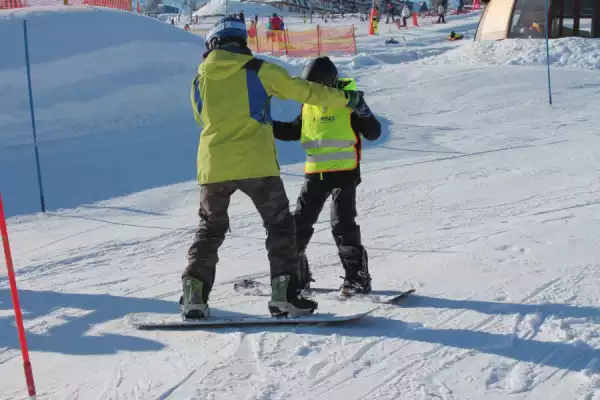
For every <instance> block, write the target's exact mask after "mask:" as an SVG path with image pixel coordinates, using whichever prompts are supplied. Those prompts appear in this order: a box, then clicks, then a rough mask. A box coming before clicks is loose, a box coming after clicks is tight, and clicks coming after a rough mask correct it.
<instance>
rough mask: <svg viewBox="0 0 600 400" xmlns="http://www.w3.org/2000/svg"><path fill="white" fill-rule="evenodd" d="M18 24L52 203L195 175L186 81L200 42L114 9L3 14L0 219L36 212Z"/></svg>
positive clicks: (101, 196) (74, 202)
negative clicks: (2, 211)
mask: <svg viewBox="0 0 600 400" xmlns="http://www.w3.org/2000/svg"><path fill="white" fill-rule="evenodd" d="M24 19H27V25H28V31H29V48H30V56H31V63H32V83H33V95H34V101H35V106H36V108H35V111H36V119H37V134H38V142H39V148H40V158H41V165H42V175H43V181H44V185H45V190H46V200H47V203H48V206H49V208H50V209H56V208H63V207H71V206H76V205H79V204H83V203H87V202H92V201H95V200H99V199H104V198H109V197H115V196H120V195H123V194H126V193H132V192H136V191H140V190H144V189H147V188H150V187H156V186H160V185H164V184H170V183H173V182H179V181H183V180H188V179H193V178H194V176H195V168H194V160H195V152H196V147H197V143H198V128H197V126H196V124H195V121H194V120H193V118H192V117H191V114H190V113H191V111H190V105H189V85H190V82H191V80H192V78H193V76H194V73H195V71H196V69H197V66H198V63H199V61H200V59H201V55H202V52H203V51H204V44H203V41H202V39H201V38H199V37H197V36H195V35H192V34H190V33H188V32H185V31H183V30H182V29H179V28H176V27H173V26H171V25H168V24H165V23H162V22H160V21H157V20H155V19H153V18H149V17H143V16H138V15H136V14H133V13H128V12H122V11H117V10H109V9H100V8H91V7H59V8H56V7H54V8H48V9H43V8H42V9H29V10H16V11H3V12H0V37H3V38H7V37H8V38H11V41H4V43H5V46H3V48H2V51H1V52H2V56H1V57H0V94H1V95H0V190H2V192H3V195H4V197H5V200H6V207H7V212H8V215H15V214H22V213H30V212H34V211H39V205H38V200H37V198H38V194H37V193H38V188H37V178H36V172H35V161H34V153H33V146H32V142H33V139H32V131H31V124H30V115H29V101H28V95H27V78H26V70H25V66H24V60H25V56H24V45H23V39H22V38H23V27H22V21H23V20H24ZM7 44H8V46H6V45H7Z"/></svg>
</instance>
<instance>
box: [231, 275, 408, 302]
mask: <svg viewBox="0 0 600 400" xmlns="http://www.w3.org/2000/svg"><path fill="white" fill-rule="evenodd" d="M233 290H235V291H236V292H238V293H241V294H243V295H245V296H271V285H269V284H266V283H262V282H259V281H254V280H251V279H244V280H241V281H239V282H236V283H234V284H233ZM414 292H415V289H414V288H411V289H409V290H406V291H396V290H373V291H372V292H371V293H369V294H354V295H351V296H345V295H342V294H340V292H339V289H332V288H310V289H309V290H307V291H304V293H303V294H304V295H305V296H306V297H323V296H324V297H325V299H330V300H341V301H366V302H371V303H379V304H395V303H397V302H398V301H400V300H402V299H404V298H406V297H408V296H409V295H410V294H411V293H414Z"/></svg>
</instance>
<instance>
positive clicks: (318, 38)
mask: <svg viewBox="0 0 600 400" xmlns="http://www.w3.org/2000/svg"><path fill="white" fill-rule="evenodd" d="M317 57H321V28H320V27H319V25H317Z"/></svg>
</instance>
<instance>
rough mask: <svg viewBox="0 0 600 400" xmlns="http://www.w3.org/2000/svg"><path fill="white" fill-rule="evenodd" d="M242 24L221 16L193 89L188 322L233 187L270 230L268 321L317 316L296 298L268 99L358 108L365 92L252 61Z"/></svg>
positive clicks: (203, 300)
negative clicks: (194, 190) (194, 196)
mask: <svg viewBox="0 0 600 400" xmlns="http://www.w3.org/2000/svg"><path fill="white" fill-rule="evenodd" d="M247 40H248V34H247V31H246V25H245V24H243V23H242V22H241V21H240V20H238V19H234V18H232V17H225V18H223V19H221V20H220V21H219V22H217V23H216V25H215V26H214V27H213V28H212V29H211V30H210V32H209V33H208V34H207V36H206V48H207V49H208V51H207V52H206V53H205V54H204V56H203V57H204V62H203V63H202V64H200V66H199V68H198V75H197V76H196V77H195V78H194V80H193V83H192V88H191V102H192V108H193V112H194V117H195V119H196V121H197V122H198V123H199V124H200V125H201V126H202V132H201V134H200V145H199V149H198V181H199V183H200V186H201V189H200V210H199V216H200V223H199V225H198V228H197V231H196V235H195V238H194V241H193V243H192V245H191V247H190V249H189V251H188V265H187V267H186V268H185V271H184V272H183V274H182V285H183V295H182V297H181V300H180V303H181V313H182V316H183V318H185V319H201V318H205V317H207V316H208V315H209V313H210V311H209V308H208V299H209V294H210V291H211V289H212V286H213V284H214V280H215V272H216V265H217V262H218V249H219V248H220V247H221V245H222V244H223V241H224V240H225V233H226V232H227V229H228V228H229V217H228V208H229V202H230V198H231V196H232V195H233V194H234V192H236V191H237V190H240V191H242V192H243V193H245V194H246V195H248V196H249V197H250V198H251V199H252V202H253V203H254V205H255V207H256V208H257V210H258V212H259V213H260V216H261V218H262V220H263V224H264V227H265V228H266V231H267V240H266V248H267V252H268V256H269V262H270V266H271V279H272V280H271V285H272V295H271V300H270V301H269V310H270V312H271V314H272V315H273V316H282V315H286V314H287V315H291V316H295V315H301V314H309V313H312V312H314V310H315V309H316V308H317V303H316V302H314V301H312V300H308V299H306V298H304V297H302V295H301V294H300V291H301V285H300V282H299V279H298V276H299V271H300V256H299V254H298V251H297V246H296V229H295V225H294V218H293V216H292V215H291V213H290V210H289V201H288V198H287V195H286V192H285V189H284V186H283V182H282V180H281V177H280V172H279V165H278V162H277V154H276V151H275V143H274V137H273V127H272V122H271V116H270V98H271V96H278V97H280V98H284V99H292V100H295V101H298V102H300V103H307V104H315V105H319V106H325V107H333V108H335V109H343V108H344V107H349V108H350V109H355V108H356V107H358V105H359V104H362V102H361V100H362V92H360V91H344V90H340V89H335V88H329V87H326V86H323V85H319V84H316V83H311V82H309V81H306V80H303V79H297V78H291V77H290V75H289V74H288V72H287V71H286V70H285V69H284V68H283V67H280V66H278V65H276V64H271V63H269V62H266V61H264V60H261V59H257V58H253V56H252V52H251V51H250V49H248V45H247Z"/></svg>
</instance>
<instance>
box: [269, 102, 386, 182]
mask: <svg viewBox="0 0 600 400" xmlns="http://www.w3.org/2000/svg"><path fill="white" fill-rule="evenodd" d="M350 124H351V126H352V130H353V131H354V134H355V135H356V138H357V139H358V142H357V144H356V148H357V150H358V155H359V160H360V158H361V156H362V155H361V153H362V138H361V136H363V137H364V138H365V139H367V140H369V141H373V140H377V139H378V138H379V136H380V135H381V124H380V123H379V121H378V120H377V118H376V117H375V115H373V113H372V112H371V110H370V109H369V107H368V106H367V104H366V103H365V102H364V100H363V103H362V105H360V106H359V108H358V111H353V112H352V114H351V115H350ZM273 133H274V135H275V139H278V140H282V141H285V142H288V141H295V140H300V137H301V136H302V114H300V115H299V116H298V117H296V119H295V120H294V121H292V122H281V121H273ZM305 176H306V179H317V180H321V181H324V182H326V183H328V184H329V186H331V187H343V186H346V185H348V184H351V183H355V184H358V183H360V162H359V163H358V165H357V167H356V168H355V169H353V170H349V171H333V172H323V173H318V174H306V175H305Z"/></svg>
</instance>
